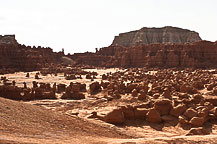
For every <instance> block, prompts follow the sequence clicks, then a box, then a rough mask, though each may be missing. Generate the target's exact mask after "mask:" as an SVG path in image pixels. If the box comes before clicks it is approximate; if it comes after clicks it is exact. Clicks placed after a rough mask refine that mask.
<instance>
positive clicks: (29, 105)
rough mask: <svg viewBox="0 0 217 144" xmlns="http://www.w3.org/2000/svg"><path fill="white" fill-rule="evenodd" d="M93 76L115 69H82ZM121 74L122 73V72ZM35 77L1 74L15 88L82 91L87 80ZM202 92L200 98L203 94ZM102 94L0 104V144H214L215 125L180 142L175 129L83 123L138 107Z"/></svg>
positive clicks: (181, 135)
mask: <svg viewBox="0 0 217 144" xmlns="http://www.w3.org/2000/svg"><path fill="white" fill-rule="evenodd" d="M86 71H96V72H97V73H98V76H97V77H96V79H95V80H94V81H98V82H100V81H101V75H102V74H106V73H108V72H112V73H113V72H117V71H121V70H118V69H100V70H96V69H86ZM122 71H124V70H122ZM35 73H37V72H30V77H29V78H26V77H25V76H26V73H24V72H19V73H15V74H6V75H0V76H6V77H7V78H8V79H9V80H10V81H13V80H16V85H17V86H19V87H23V82H26V83H27V87H32V81H37V82H44V83H51V84H53V83H54V82H56V83H57V84H59V83H64V84H66V85H69V84H70V82H80V83H85V84H86V85H87V88H88V87H89V84H91V83H92V81H91V80H90V79H86V78H85V77H84V76H82V79H76V80H65V77H64V74H61V73H60V74H58V75H57V76H54V75H47V76H40V77H41V79H39V80H36V79H34V76H35ZM203 92H206V91H205V90H204V91H203ZM103 96H104V91H102V92H100V93H98V94H96V95H90V94H89V93H88V92H86V93H85V99H82V100H63V99H59V98H58V99H56V100H49V99H45V100H34V101H25V102H22V101H13V100H7V99H4V98H0V116H1V117H0V143H99V144H101V143H102V144H104V143H105V144H106V143H109V144H143V143H174V144H181V143H182V144H183V143H192V144H194V143H203V144H206V143H217V125H216V124H215V125H212V126H210V125H209V124H207V125H206V127H210V128H211V129H212V132H211V133H210V134H209V135H202V136H199V135H194V136H186V134H187V133H188V131H189V130H184V129H183V128H181V127H180V126H178V125H177V126H170V125H168V126H162V125H161V124H153V125H149V124H148V123H147V122H145V121H142V120H127V121H126V122H125V124H124V125H118V126H116V125H113V124H108V123H106V122H104V121H101V120H99V119H97V118H88V117H89V116H90V115H91V113H92V112H97V113H98V114H99V115H104V114H106V113H107V112H108V111H110V110H111V109H113V108H115V107H117V106H122V105H127V104H129V103H130V104H132V103H133V104H140V103H141V102H137V101H136V100H135V99H133V98H131V96H129V95H126V96H125V97H124V98H122V99H121V100H112V101H107V100H106V99H105V98H104V97H103Z"/></svg>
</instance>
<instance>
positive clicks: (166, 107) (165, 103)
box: [154, 99, 172, 115]
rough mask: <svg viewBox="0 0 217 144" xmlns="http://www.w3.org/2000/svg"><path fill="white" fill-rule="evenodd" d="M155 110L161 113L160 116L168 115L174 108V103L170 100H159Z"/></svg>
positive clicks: (155, 104)
mask: <svg viewBox="0 0 217 144" xmlns="http://www.w3.org/2000/svg"><path fill="white" fill-rule="evenodd" d="M154 108H155V109H156V110H157V111H158V112H159V113H160V115H167V114H169V112H170V109H171V108H172V102H171V101H170V100H169V99H158V100H156V101H155V103H154Z"/></svg>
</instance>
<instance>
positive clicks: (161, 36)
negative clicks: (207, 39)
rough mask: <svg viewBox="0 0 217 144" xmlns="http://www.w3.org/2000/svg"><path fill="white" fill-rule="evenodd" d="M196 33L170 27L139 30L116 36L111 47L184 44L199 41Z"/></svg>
mask: <svg viewBox="0 0 217 144" xmlns="http://www.w3.org/2000/svg"><path fill="white" fill-rule="evenodd" d="M200 40H201V38H200V36H199V34H198V33H197V32H194V31H190V30H187V29H181V28H176V27H171V26H166V27H162V28H146V27H144V28H141V29H140V30H136V31H131V32H127V33H121V34H119V36H116V37H115V39H114V41H113V43H112V44H113V45H120V46H126V47H128V46H133V45H136V44H138V43H140V44H141V43H142V44H153V43H185V42H196V41H200Z"/></svg>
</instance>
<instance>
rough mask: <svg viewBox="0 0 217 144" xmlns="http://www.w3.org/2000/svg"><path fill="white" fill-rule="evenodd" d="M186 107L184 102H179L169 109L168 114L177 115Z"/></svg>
mask: <svg viewBox="0 0 217 144" xmlns="http://www.w3.org/2000/svg"><path fill="white" fill-rule="evenodd" d="M186 109H187V107H186V106H185V105H184V104H179V105H177V106H176V107H173V108H172V109H171V110H170V114H171V115H173V116H176V117H179V116H180V115H182V114H183V113H184V112H185V110H186Z"/></svg>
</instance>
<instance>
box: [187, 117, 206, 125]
mask: <svg viewBox="0 0 217 144" xmlns="http://www.w3.org/2000/svg"><path fill="white" fill-rule="evenodd" d="M204 122H205V120H204V118H203V117H193V118H192V119H191V120H190V121H189V123H190V124H191V125H192V126H193V127H201V126H202V125H203V123H204Z"/></svg>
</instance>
